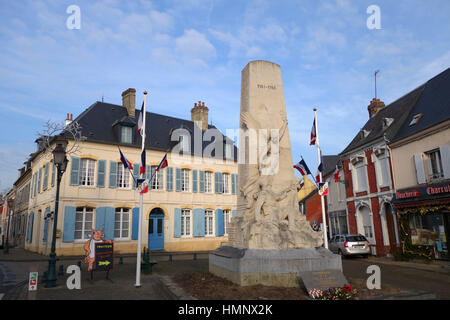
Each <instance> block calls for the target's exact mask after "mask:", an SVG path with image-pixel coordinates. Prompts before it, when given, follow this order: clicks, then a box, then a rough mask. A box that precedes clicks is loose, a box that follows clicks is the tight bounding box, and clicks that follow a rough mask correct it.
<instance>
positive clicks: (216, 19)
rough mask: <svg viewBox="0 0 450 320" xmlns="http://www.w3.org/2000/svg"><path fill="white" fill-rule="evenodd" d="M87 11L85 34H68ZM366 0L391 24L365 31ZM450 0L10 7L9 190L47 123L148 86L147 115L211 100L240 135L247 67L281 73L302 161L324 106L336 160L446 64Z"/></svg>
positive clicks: (2, 147)
mask: <svg viewBox="0 0 450 320" xmlns="http://www.w3.org/2000/svg"><path fill="white" fill-rule="evenodd" d="M70 5H77V6H79V8H80V12H81V24H80V27H81V28H80V29H79V30H78V29H73V30H71V29H68V28H67V27H66V20H67V19H68V17H69V16H70V14H68V13H66V9H67V8H68V7H69V6H70ZM370 5H377V6H378V7H379V8H380V11H381V29H372V30H371V29H369V28H368V27H367V24H366V21H367V19H368V18H369V16H370V14H368V13H367V12H366V10H367V8H368V7H369V6H370ZM449 14H450V2H449V1H448V0H434V1H416V0H407V1H405V0H398V1H381V0H370V1H365V0H358V1H356V0H353V1H350V0H331V1H316V0H298V1H295V0H277V1H273V0H272V1H268V0H248V1H237V0H172V1H164V0H160V1H151V2H150V1H143V0H142V1H126V2H124V1H118V0H117V1H116V0H103V1H75V0H70V1H37V0H35V1H2V2H1V4H0V21H1V22H0V23H1V28H0V41H1V44H2V45H1V47H0V124H1V125H0V158H1V159H2V166H0V191H2V190H4V189H6V188H8V187H11V186H12V184H13V182H14V181H15V180H16V178H17V169H18V168H20V167H21V166H22V164H23V162H24V161H25V159H26V157H27V156H28V155H29V154H30V153H31V152H33V151H34V150H35V148H36V147H35V143H34V140H35V139H36V137H37V135H36V133H37V132H39V131H42V130H43V125H44V124H45V122H46V121H47V120H52V121H57V122H60V121H64V119H65V116H66V113H72V114H73V115H74V116H75V117H76V116H77V115H78V114H80V113H81V112H82V111H83V110H85V109H86V108H87V107H89V106H90V105H91V104H92V103H94V102H95V101H97V100H101V98H102V95H103V96H104V99H105V102H110V103H115V104H121V92H122V91H123V90H125V89H127V88H130V87H132V88H136V90H137V104H138V105H139V104H140V102H139V101H141V100H142V92H143V91H144V90H148V91H149V93H150V94H149V98H148V101H149V104H148V106H149V111H153V112H157V113H161V114H166V115H170V116H174V117H181V118H186V119H189V118H190V109H191V108H192V107H193V104H194V102H196V101H198V100H201V101H205V102H206V105H208V107H209V109H210V120H211V121H212V123H213V124H214V125H215V126H217V127H218V128H219V129H221V130H223V131H224V132H225V130H226V129H227V128H237V127H238V122H239V107H240V82H241V70H242V69H243V68H244V67H245V65H246V64H247V63H248V62H249V61H252V60H269V61H272V62H275V63H277V64H279V65H280V66H281V69H282V76H283V84H284V93H285V99H286V107H287V113H288V120H289V134H290V138H291V145H292V148H293V158H294V161H295V162H296V161H298V159H299V158H300V155H303V157H304V158H305V160H306V161H307V163H308V165H309V167H310V169H311V171H313V173H314V172H315V171H316V168H317V155H316V149H315V148H314V147H312V146H309V134H310V131H311V126H312V121H313V116H314V113H313V108H314V107H317V108H318V123H319V136H320V142H321V147H322V151H323V153H324V154H337V153H339V152H340V151H342V150H343V149H344V148H345V147H346V145H347V144H348V143H349V142H350V141H351V140H352V138H353V137H354V136H355V135H356V134H357V132H358V131H359V129H360V128H361V127H362V126H363V125H364V123H365V122H366V121H367V119H368V112H367V105H368V104H369V101H370V100H371V99H372V98H373V96H374V88H373V87H374V86H373V73H374V71H375V70H377V69H379V70H380V73H379V75H378V78H377V84H378V97H379V98H381V100H383V101H384V102H385V103H386V104H389V103H391V102H393V101H395V100H396V99H397V98H399V97H401V96H402V95H404V94H406V93H407V92H409V91H411V90H413V89H414V88H416V87H417V86H419V85H421V84H422V83H424V82H425V81H427V80H428V79H430V78H431V77H433V76H434V75H436V74H438V73H440V72H441V71H443V70H445V69H446V68H448V67H449V66H450V23H449V19H448V16H449Z"/></svg>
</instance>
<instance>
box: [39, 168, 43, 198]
mask: <svg viewBox="0 0 450 320" xmlns="http://www.w3.org/2000/svg"><path fill="white" fill-rule="evenodd" d="M41 179H42V168H39V178H38V193H41V181H42V180H41Z"/></svg>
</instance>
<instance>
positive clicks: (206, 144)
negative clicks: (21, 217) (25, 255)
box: [25, 89, 238, 255]
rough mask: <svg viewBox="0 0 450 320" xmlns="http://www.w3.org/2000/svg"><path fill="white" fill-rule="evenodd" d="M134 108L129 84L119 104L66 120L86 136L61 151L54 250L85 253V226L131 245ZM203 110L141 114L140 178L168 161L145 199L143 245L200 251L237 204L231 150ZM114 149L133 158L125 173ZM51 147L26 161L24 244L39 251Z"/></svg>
mask: <svg viewBox="0 0 450 320" xmlns="http://www.w3.org/2000/svg"><path fill="white" fill-rule="evenodd" d="M135 106H136V91H135V90H134V89H128V90H126V91H124V92H123V93H122V105H115V104H110V103H104V102H98V101H97V102H95V103H94V104H93V105H91V106H90V107H89V108H87V109H86V110H85V111H83V112H82V113H81V114H80V115H79V116H78V117H76V118H75V119H74V120H73V121H76V122H77V123H78V124H79V125H80V126H81V128H82V132H81V133H82V136H84V137H86V140H85V141H83V142H82V143H81V144H80V145H79V150H78V152H77V153H75V154H70V155H68V160H69V163H68V166H67V169H66V172H65V173H64V175H63V176H62V180H61V188H60V202H59V212H58V225H57V234H56V238H57V243H56V252H57V255H80V254H83V244H84V243H85V242H86V241H87V240H88V239H89V236H90V235H91V229H92V228H95V229H98V228H104V232H105V238H107V239H113V240H114V243H115V251H116V252H121V253H134V252H136V248H137V241H136V240H137V235H138V212H139V208H138V207H139V193H138V191H137V190H136V186H135V183H134V178H136V177H138V175H139V163H140V159H141V143H142V142H141V141H142V140H141V136H140V134H139V133H138V132H137V122H138V118H139V115H140V113H141V111H140V110H137V109H136V108H135ZM147 109H149V108H148V107H147ZM208 111H209V110H208V107H207V106H205V104H204V102H200V101H199V102H198V103H195V105H194V108H192V110H191V116H192V118H191V120H184V119H179V118H174V117H169V116H165V115H161V114H156V113H152V112H147V114H146V115H145V116H146V141H145V148H146V164H147V168H146V177H147V178H149V177H150V175H151V174H152V173H153V172H154V170H155V169H156V167H157V166H158V164H159V163H160V161H161V160H162V159H163V157H164V155H166V154H167V160H168V167H166V168H164V169H162V170H160V171H159V172H158V173H157V174H155V178H154V179H153V182H152V183H151V184H150V185H149V189H150V190H149V192H148V193H146V194H145V195H144V197H143V219H142V221H143V225H142V235H143V237H142V246H143V247H149V248H150V249H152V250H166V251H171V252H176V251H204V250H213V249H215V248H217V247H218V246H219V245H220V243H222V242H225V241H227V226H228V222H229V220H230V219H231V216H232V215H233V214H234V213H235V210H236V192H237V181H238V180H237V178H238V177H237V148H236V147H235V146H234V143H233V141H232V140H231V139H228V138H227V137H225V136H223V135H222V133H220V131H218V130H217V129H216V128H215V127H214V126H212V125H208ZM69 122H70V119H69ZM206 129H208V130H206ZM65 135H66V136H67V138H68V139H69V145H68V148H69V149H70V148H71V146H72V145H73V144H74V140H73V139H72V138H71V137H70V135H69V134H68V133H67V132H66V133H65ZM212 137H214V139H213V142H210V141H211V140H212ZM222 139H223V141H222ZM118 146H120V149H121V151H122V153H123V154H124V155H125V157H126V158H127V159H128V160H129V161H130V162H131V163H132V164H133V171H132V172H130V173H129V172H127V170H126V169H124V167H123V165H122V163H121V161H120V154H119V149H118ZM52 148H53V145H52V146H51V147H50V148H48V149H45V150H42V151H40V152H38V153H36V154H34V155H33V157H32V158H31V159H30V160H31V177H32V178H31V179H32V185H31V192H30V200H29V209H28V211H29V218H28V221H29V224H28V228H27V237H26V244H25V247H26V248H27V249H29V250H32V251H36V252H40V253H45V248H46V247H47V241H51V239H52V230H53V226H52V223H53V220H52V219H45V220H44V218H45V217H46V216H48V213H51V212H53V211H54V204H55V193H56V182H55V174H56V170H55V166H54V165H53V163H52V155H51V149H52ZM170 150H172V152H170ZM174 150H179V151H180V152H174ZM133 177H134V178H133ZM48 247H50V246H49V245H48Z"/></svg>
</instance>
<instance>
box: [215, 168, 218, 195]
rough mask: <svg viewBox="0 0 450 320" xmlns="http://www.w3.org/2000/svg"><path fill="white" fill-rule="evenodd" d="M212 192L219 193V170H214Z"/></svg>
mask: <svg viewBox="0 0 450 320" xmlns="http://www.w3.org/2000/svg"><path fill="white" fill-rule="evenodd" d="M214 192H215V193H219V172H214Z"/></svg>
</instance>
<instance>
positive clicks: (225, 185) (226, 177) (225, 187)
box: [222, 173, 230, 194]
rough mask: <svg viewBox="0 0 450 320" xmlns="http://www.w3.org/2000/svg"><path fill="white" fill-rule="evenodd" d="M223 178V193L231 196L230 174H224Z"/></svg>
mask: <svg viewBox="0 0 450 320" xmlns="http://www.w3.org/2000/svg"><path fill="white" fill-rule="evenodd" d="M222 176H223V193H224V194H229V193H230V174H229V173H222Z"/></svg>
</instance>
